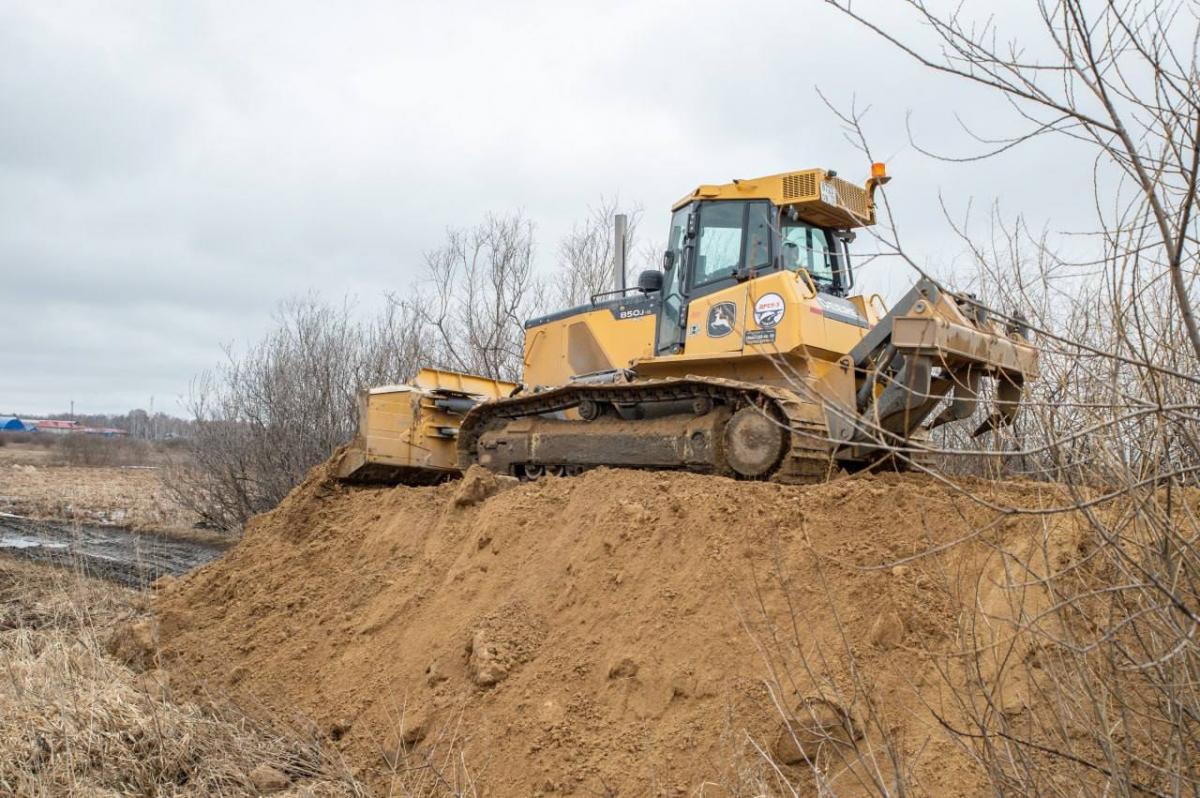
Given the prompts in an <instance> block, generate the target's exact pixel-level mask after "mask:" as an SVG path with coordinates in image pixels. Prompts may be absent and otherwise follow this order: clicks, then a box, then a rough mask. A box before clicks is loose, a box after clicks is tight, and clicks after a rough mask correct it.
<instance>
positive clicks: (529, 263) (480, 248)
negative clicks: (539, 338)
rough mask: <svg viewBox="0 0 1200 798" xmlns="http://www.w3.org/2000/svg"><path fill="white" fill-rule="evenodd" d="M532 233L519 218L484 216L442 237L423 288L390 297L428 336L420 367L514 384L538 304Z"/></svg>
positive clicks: (530, 225)
mask: <svg viewBox="0 0 1200 798" xmlns="http://www.w3.org/2000/svg"><path fill="white" fill-rule="evenodd" d="M533 232H534V226H533V222H531V221H530V220H529V219H527V218H525V216H524V215H522V214H521V213H519V212H518V213H513V214H511V215H508V216H488V217H487V218H486V219H485V220H484V221H483V222H482V223H481V224H479V225H476V226H475V227H472V228H469V229H450V230H447V231H446V242H445V244H443V245H442V246H441V247H439V248H438V249H435V250H432V251H430V252H427V253H425V267H426V274H427V279H426V281H425V284H424V285H423V286H421V287H420V288H419V289H418V290H417V291H416V292H414V293H413V294H412V295H409V296H398V295H393V296H392V297H391V302H392V306H393V307H394V308H397V309H401V310H403V311H405V312H409V313H411V314H412V317H413V318H414V320H415V321H416V322H417V323H418V324H419V325H421V328H422V333H423V334H424V335H426V336H427V338H426V340H427V341H428V342H429V343H428V345H427V346H426V347H425V349H424V353H425V354H426V355H427V359H426V362H425V364H424V365H437V366H442V367H444V368H449V369H452V370H455V371H462V372H467V373H470V374H481V375H483V376H486V377H491V378H492V379H504V380H514V381H515V380H518V379H520V376H521V361H522V358H523V356H524V348H523V347H524V330H525V327H524V325H525V321H526V320H527V319H528V318H529V317H531V316H534V315H536V314H537V312H538V311H539V310H540V309H541V308H542V297H543V287H542V284H541V280H540V279H539V276H538V274H537V273H536V272H535V270H534V238H533Z"/></svg>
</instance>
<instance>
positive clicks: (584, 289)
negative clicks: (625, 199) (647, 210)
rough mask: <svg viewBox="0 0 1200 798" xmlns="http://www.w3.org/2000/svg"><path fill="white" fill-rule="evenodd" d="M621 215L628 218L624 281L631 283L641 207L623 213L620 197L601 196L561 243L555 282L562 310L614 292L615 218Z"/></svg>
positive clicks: (634, 269) (558, 303)
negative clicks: (600, 294)
mask: <svg viewBox="0 0 1200 798" xmlns="http://www.w3.org/2000/svg"><path fill="white" fill-rule="evenodd" d="M618 213H624V214H625V215H626V217H627V222H626V227H625V252H626V253H627V254H626V258H627V262H626V268H627V269H628V272H629V273H627V274H626V275H625V279H626V283H627V284H628V283H630V282H631V278H632V277H633V276H634V274H633V272H636V270H637V269H636V267H635V265H634V259H635V258H636V254H635V253H636V251H637V247H638V227H639V226H640V225H641V220H642V208H641V207H640V206H634V207H633V208H631V209H629V210H622V208H621V201H620V199H619V198H617V197H613V198H612V199H609V198H606V197H601V198H600V201H599V202H598V203H597V204H596V205H592V206H589V207H588V210H587V216H585V217H584V219H583V221H582V222H580V223H578V224H576V225H575V226H574V227H573V228H572V229H571V232H570V233H569V234H568V235H567V236H566V238H564V239H563V240H562V241H561V242H560V243H559V247H558V271H557V274H556V275H555V281H554V286H555V293H554V298H555V300H556V302H557V305H558V306H559V307H562V308H569V307H574V306H576V305H582V304H585V303H587V302H588V301H590V300H591V298H592V297H593V296H594V295H596V294H599V293H602V292H604V291H611V290H612V289H613V273H614V270H613V264H614V261H615V258H616V249H615V245H616V234H615V229H614V227H613V219H614V217H615V216H616V215H617V214H618Z"/></svg>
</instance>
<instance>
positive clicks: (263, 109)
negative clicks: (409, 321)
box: [0, 0, 1089, 414]
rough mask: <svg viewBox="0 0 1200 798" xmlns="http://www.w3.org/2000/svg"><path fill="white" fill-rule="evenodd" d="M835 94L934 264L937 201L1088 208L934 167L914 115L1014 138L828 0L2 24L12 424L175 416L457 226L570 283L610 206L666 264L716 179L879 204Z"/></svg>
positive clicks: (222, 8) (1035, 183) (1031, 154)
mask: <svg viewBox="0 0 1200 798" xmlns="http://www.w3.org/2000/svg"><path fill="white" fill-rule="evenodd" d="M871 5H872V6H874V5H880V6H887V7H890V6H892V4H887V3H879V4H875V3H872V4H871ZM897 5H898V4H897ZM894 13H895V12H891V11H889V12H886V13H884V18H885V23H886V24H888V25H890V26H892V28H893V29H894V30H896V31H898V32H902V33H913V34H914V35H918V36H919V35H920V31H919V30H917V29H914V27H913V24H912V22H911V21H909V20H907V19H905V18H903V17H902V16H892V17H890V18H888V17H889V15H891V14H894ZM1014 24H1015V23H1014ZM817 86H820V87H821V89H822V91H823V92H824V93H825V94H826V95H827V96H830V97H832V98H834V99H836V100H839V101H843V102H846V103H847V104H848V102H849V99H850V98H851V96H855V97H857V101H858V103H859V104H860V105H868V104H869V105H871V106H872V111H871V113H870V115H869V116H868V117H867V122H868V127H869V132H870V133H871V135H872V138H873V142H874V146H875V147H876V149H877V152H878V153H879V154H881V155H883V156H885V157H886V158H887V160H888V163H889V169H890V171H891V172H892V173H893V174H894V175H895V177H896V179H895V181H894V182H893V183H892V184H891V185H890V186H889V194H890V196H891V198H892V201H893V203H895V204H896V205H897V206H898V208H899V215H900V222H901V224H902V226H903V229H904V231H905V232H906V234H907V238H908V243H909V245H910V246H911V248H912V249H913V250H914V251H915V252H917V254H919V255H920V256H921V257H922V258H926V259H928V261H929V262H930V263H931V264H933V265H935V266H938V267H945V266H946V265H947V264H950V263H952V262H953V261H954V259H955V257H956V255H957V254H959V253H958V248H957V247H956V246H955V245H954V244H953V242H952V241H951V240H950V236H949V233H948V230H947V228H946V225H945V222H944V221H943V220H942V218H941V213H940V210H939V208H938V204H937V203H938V199H937V198H938V194H939V192H940V193H941V194H942V195H944V196H946V197H947V198H948V199H949V200H950V201H951V203H952V205H953V206H954V207H955V208H957V209H958V210H961V209H962V208H963V207H965V203H966V201H967V199H968V198H971V197H973V198H974V201H975V203H976V204H977V205H978V204H984V205H986V204H987V203H989V202H991V201H992V200H993V199H994V198H997V197H999V198H1000V199H1001V201H1002V202H1003V204H1004V207H1005V208H1007V209H1008V210H1010V211H1016V210H1023V211H1025V212H1026V213H1027V214H1028V215H1029V216H1030V217H1031V219H1032V220H1033V222H1034V223H1035V224H1040V223H1042V222H1043V221H1044V220H1052V221H1053V223H1054V224H1055V225H1056V226H1058V227H1069V226H1071V225H1072V224H1073V223H1074V221H1075V218H1074V217H1073V216H1072V214H1077V213H1078V209H1079V206H1080V205H1085V204H1086V202H1085V201H1083V197H1081V196H1080V194H1079V192H1078V188H1077V186H1078V185H1079V183H1078V182H1077V181H1078V180H1079V179H1081V178H1086V176H1087V173H1088V172H1087V169H1088V167H1089V165H1088V164H1086V163H1085V164H1074V163H1072V162H1071V161H1070V160H1069V158H1067V157H1065V155H1064V151H1063V150H1062V149H1061V148H1058V147H1055V146H1050V145H1046V144H1038V145H1036V146H1034V147H1031V148H1026V149H1022V150H1018V151H1016V152H1014V153H1013V154H1011V155H1007V156H1005V157H1003V158H1000V159H997V160H994V161H989V162H983V163H975V164H967V165H951V164H944V163H939V162H936V161H932V160H930V159H929V158H927V157H925V156H923V155H921V154H920V153H918V152H916V151H914V150H913V149H912V148H911V147H910V146H909V143H908V137H907V134H906V133H905V118H906V114H908V113H910V112H911V115H912V117H911V118H912V124H913V128H914V130H915V132H916V134H917V135H918V136H919V137H920V140H921V142H922V143H925V144H927V145H929V146H933V147H940V148H941V149H943V150H945V151H947V152H950V153H961V154H967V153H971V152H975V151H976V148H975V147H974V146H973V145H972V143H971V142H970V141H969V140H968V139H967V138H966V137H965V136H964V135H963V134H962V133H961V132H960V130H959V129H958V127H957V124H956V122H955V115H956V114H957V115H958V116H960V117H961V118H963V119H964V120H966V121H968V122H969V123H970V124H972V125H973V126H974V127H975V128H976V129H979V130H984V131H988V132H991V133H996V134H1001V133H1009V132H1013V131H1014V130H1016V129H1017V127H1016V125H1015V122H1014V120H1013V117H1012V115H1011V113H1010V112H1009V111H1008V110H1007V109H1006V106H1004V104H1003V103H1002V102H1001V101H999V100H998V99H997V98H996V97H994V96H990V95H988V94H986V93H983V92H980V91H977V90H974V89H971V88H969V87H966V86H963V85H960V84H957V83H955V82H953V81H952V80H949V79H947V78H943V77H940V76H938V75H936V74H933V73H930V72H928V71H925V70H922V69H921V68H920V67H918V66H916V65H914V64H913V63H911V62H910V61H908V60H906V59H905V58H904V57H903V56H902V55H900V54H898V53H896V52H895V51H893V50H891V49H889V48H888V47H887V46H886V45H884V44H883V43H881V42H880V41H878V40H877V39H874V38H871V37H869V36H868V35H867V34H866V33H865V32H863V31H862V30H860V29H858V28H856V27H855V26H854V25H853V24H852V23H851V22H849V21H848V20H846V19H844V18H842V17H840V16H839V15H838V14H837V13H836V12H834V11H832V10H830V9H828V8H826V7H825V6H824V5H823V4H822V3H821V2H819V0H791V1H790V2H778V3H770V2H759V3H753V4H744V3H733V2H728V0H725V2H655V1H653V0H640V1H639V2H615V1H613V0H610V1H609V2H606V3H578V4H576V3H569V2H563V1H562V0H556V1H555V2H505V3H497V2H494V0H492V1H491V2H481V3H473V2H462V0H460V2H456V3H428V2H420V3H406V2H390V3H354V4H351V3H338V4H333V3H323V2H297V0H289V1H288V2H278V3H275V2H255V3H215V2H214V3H201V2H187V1H186V0H171V1H170V2H162V3H157V4H156V3H152V2H145V1H142V0H139V1H138V2H128V3H114V2H97V3H69V2H53V3H47V2H42V1H41V0H31V1H30V2H14V1H13V0H0V412H8V411H18V412H23V413H27V414H31V413H42V412H53V411H61V410H65V409H67V408H68V406H69V404H70V402H71V400H74V401H75V407H76V410H77V411H79V412H123V411H125V410H128V409H130V408H132V407H147V406H148V405H149V402H150V398H151V396H153V397H155V406H156V409H161V410H166V411H168V412H173V413H175V414H182V413H183V409H182V406H181V405H180V402H179V397H181V396H182V395H183V394H185V393H186V391H187V388H188V381H189V379H190V378H191V377H192V375H194V374H195V373H197V372H198V371H200V370H202V369H204V368H207V367H211V366H212V365H214V364H216V363H217V362H218V361H219V359H220V354H221V353H220V345H221V344H222V343H235V344H237V343H239V342H245V341H249V340H253V339H255V338H257V337H258V336H259V335H261V334H262V333H263V332H264V331H265V330H266V329H267V328H268V326H269V324H270V316H271V313H272V311H273V310H274V308H275V307H276V305H277V304H278V303H279V302H280V301H281V300H283V299H286V298H288V297H290V296H294V295H297V294H300V293H304V292H307V291H309V290H315V291H318V292H320V293H322V294H324V295H327V296H329V297H331V298H340V297H342V296H343V295H346V294H351V295H354V296H356V297H358V299H359V302H360V304H361V306H362V307H363V308H364V311H369V310H370V308H371V307H373V306H374V305H375V304H376V303H378V301H379V297H380V296H381V295H382V293H383V292H385V291H397V290H403V289H404V287H405V286H407V285H410V284H411V283H412V281H413V280H414V279H416V278H417V277H418V276H419V273H420V269H421V256H422V253H423V252H424V251H425V250H428V249H430V248H431V247H433V246H436V245H437V243H438V242H439V240H440V239H441V238H442V236H443V234H444V230H445V228H446V227H447V226H451V225H465V224H470V223H473V222H475V221H477V220H479V219H480V217H481V216H482V215H483V214H485V213H486V212H488V211H506V210H510V209H514V208H519V209H521V210H523V211H524V212H525V213H527V214H528V215H529V216H530V217H531V218H532V219H533V220H534V221H535V222H536V224H537V238H538V243H539V252H540V261H541V263H542V264H543V265H544V267H546V268H549V267H551V266H552V265H553V263H554V257H555V250H556V249H557V245H558V241H559V239H560V238H561V237H562V235H563V234H564V233H566V232H567V231H568V230H569V229H570V227H571V224H572V222H573V221H574V220H577V219H579V218H581V217H582V216H583V215H584V213H585V211H586V207H587V205H588V204H589V203H594V202H595V201H596V199H597V198H598V197H599V196H600V195H601V194H606V195H612V194H618V193H619V194H620V196H621V197H622V199H624V200H627V201H629V202H636V203H639V204H641V205H642V206H643V207H644V208H645V212H646V213H645V220H644V223H643V232H644V235H645V237H647V238H649V239H652V240H655V241H660V240H662V239H663V238H664V237H665V232H666V230H665V228H666V224H667V212H668V207H669V204H670V203H671V202H672V201H673V200H674V199H676V198H678V197H679V196H681V195H682V194H684V193H686V192H688V191H690V190H691V189H692V188H694V187H695V186H696V185H697V184H699V183H702V182H723V181H726V180H729V179H731V178H734V177H753V176H756V175H762V174H771V173H775V172H780V171H786V170H790V169H801V168H809V167H812V166H821V167H827V168H836V169H838V170H839V172H840V173H841V174H842V176H844V177H848V178H850V179H853V180H856V181H858V180H861V179H862V178H863V177H865V175H866V173H867V170H868V164H867V163H866V162H865V161H864V159H863V158H862V156H860V155H859V154H858V153H857V152H856V151H855V150H854V149H853V148H852V147H851V146H850V145H849V144H847V143H846V142H845V141H844V140H843V138H842V135H841V132H840V131H839V129H838V125H837V121H836V119H834V118H833V116H832V115H831V114H830V113H829V112H828V111H827V110H826V109H825V108H824V106H823V105H822V104H821V102H820V100H819V98H818V97H817V94H816V91H815V87H817ZM862 242H863V239H861V238H860V243H862ZM861 280H862V282H863V284H864V285H866V286H867V287H877V288H879V289H881V290H884V291H885V292H887V293H889V294H892V295H894V294H895V293H896V292H897V291H899V290H901V289H902V288H903V287H904V286H906V285H907V284H908V283H910V282H911V280H912V275H911V274H908V273H907V272H905V271H904V269H903V268H902V267H901V266H900V265H899V264H895V263H892V264H889V263H884V262H876V263H874V264H872V265H871V266H870V268H869V269H867V270H866V273H865V274H863V275H861Z"/></svg>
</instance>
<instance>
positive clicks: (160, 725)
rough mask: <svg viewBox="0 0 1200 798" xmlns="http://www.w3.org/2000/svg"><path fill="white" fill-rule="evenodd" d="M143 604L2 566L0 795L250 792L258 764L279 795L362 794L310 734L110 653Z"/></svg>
mask: <svg viewBox="0 0 1200 798" xmlns="http://www.w3.org/2000/svg"><path fill="white" fill-rule="evenodd" d="M146 605H147V601H146V598H145V595H144V594H141V593H138V592H136V591H131V590H127V589H124V588H119V587H115V586H111V585H107V584H104V583H97V582H93V581H91V580H88V579H85V578H83V577H80V576H77V575H75V574H72V573H70V572H63V571H55V570H50V569H43V568H39V567H37V566H33V565H29V564H25V563H16V562H13V561H10V560H7V559H0V613H2V614H0V663H3V664H2V665H0V794H3V795H21V796H49V795H87V796H124V795H129V796H192V795H195V796H201V795H203V796H208V795H224V796H243V795H247V796H248V795H258V794H260V790H259V786H261V778H262V777H263V775H264V774H267V773H268V772H269V771H266V770H264V768H270V769H273V770H274V771H276V772H277V774H276V775H278V774H282V775H283V776H285V777H286V779H287V781H288V786H287V787H286V788H285V789H282V790H280V791H278V792H276V794H277V795H281V796H288V795H291V796H300V795H305V796H342V795H361V794H363V793H362V790H361V788H360V787H359V786H358V785H357V784H356V782H355V781H354V780H353V779H352V778H350V776H349V775H348V774H347V773H346V772H345V771H344V769H342V768H340V767H339V766H338V765H337V764H336V762H337V760H336V758H332V759H331V758H330V757H329V755H328V752H327V750H326V748H325V747H324V746H323V744H322V743H321V741H320V740H318V739H316V738H315V737H313V736H311V735H306V734H304V733H300V732H295V731H292V730H289V731H286V732H283V733H281V732H279V731H278V730H275V729H272V728H268V727H267V726H265V725H263V724H262V723H259V722H256V721H252V720H251V719H250V718H248V717H247V716H245V715H243V714H240V713H239V712H237V711H236V710H233V709H232V708H229V707H217V706H212V705H206V706H202V705H200V704H197V703H195V702H192V701H187V700H183V699H182V697H178V696H173V695H172V693H171V689H170V686H169V679H168V678H167V677H166V675H165V674H163V673H162V672H161V671H157V670H151V671H148V672H144V673H138V672H136V671H135V670H133V669H131V668H129V667H127V666H126V665H124V664H122V663H121V662H118V661H117V660H116V659H114V658H113V657H112V656H110V655H109V654H108V653H107V651H106V644H107V643H108V641H109V640H110V638H111V637H112V636H113V633H114V631H115V630H117V629H119V628H122V625H123V624H127V623H130V622H136V621H137V620H138V619H139V618H141V617H142V616H144V615H145V614H146ZM255 774H257V777H258V779H259V780H260V783H259V785H257V786H256V783H255Z"/></svg>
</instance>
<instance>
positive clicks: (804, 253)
mask: <svg viewBox="0 0 1200 798" xmlns="http://www.w3.org/2000/svg"><path fill="white" fill-rule="evenodd" d="M835 251H836V250H834V248H833V241H832V240H831V238H830V235H829V232H828V231H826V230H823V229H821V228H820V227H813V226H812V225H811V224H805V223H804V222H799V221H795V222H794V221H791V220H789V219H785V220H784V221H783V265H784V268H787V269H790V270H791V271H796V270H797V269H807V270H808V273H809V274H810V275H811V276H812V278H813V281H814V282H816V283H818V284H820V285H822V286H832V285H833V284H834V269H835V268H836V266H837V262H836V255H835V254H834V253H835Z"/></svg>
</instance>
